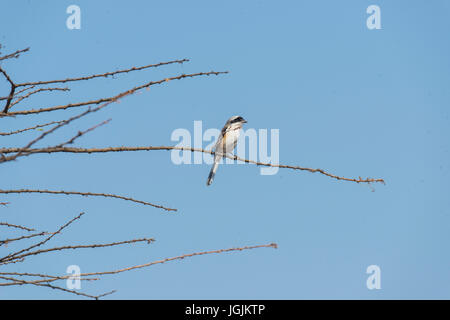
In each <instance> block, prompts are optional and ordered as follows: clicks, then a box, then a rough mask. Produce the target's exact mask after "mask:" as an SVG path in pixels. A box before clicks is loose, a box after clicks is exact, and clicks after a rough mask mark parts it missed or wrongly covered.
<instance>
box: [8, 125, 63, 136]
mask: <svg viewBox="0 0 450 320" xmlns="http://www.w3.org/2000/svg"><path fill="white" fill-rule="evenodd" d="M63 122H64V121H52V122H48V123H44V124H38V125H36V126H34V127H29V128H25V129H20V130H15V131H11V132H0V136H10V135H13V134H18V133H22V132H25V131H29V130H35V129H39V128H43V127H47V126H50V125H52V124H60V123H63Z"/></svg>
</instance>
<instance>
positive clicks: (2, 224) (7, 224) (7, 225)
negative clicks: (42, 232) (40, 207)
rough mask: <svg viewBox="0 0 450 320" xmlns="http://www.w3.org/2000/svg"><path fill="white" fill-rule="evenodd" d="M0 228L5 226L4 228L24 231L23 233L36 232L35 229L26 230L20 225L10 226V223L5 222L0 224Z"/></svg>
mask: <svg viewBox="0 0 450 320" xmlns="http://www.w3.org/2000/svg"><path fill="white" fill-rule="evenodd" d="M0 226H5V227H9V228H16V229H21V230H25V231H30V232H31V231H36V229H32V228H27V227H24V226H21V225H17V224H11V223H7V222H0Z"/></svg>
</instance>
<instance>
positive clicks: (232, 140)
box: [206, 116, 247, 186]
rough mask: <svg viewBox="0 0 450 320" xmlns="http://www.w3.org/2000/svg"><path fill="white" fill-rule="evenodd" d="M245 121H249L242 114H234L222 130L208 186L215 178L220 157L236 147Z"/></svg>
mask: <svg viewBox="0 0 450 320" xmlns="http://www.w3.org/2000/svg"><path fill="white" fill-rule="evenodd" d="M244 123H247V121H246V120H245V119H244V118H242V117H241V116H232V117H231V118H230V119H228V121H227V122H226V123H225V126H224V127H223V129H222V131H221V132H220V135H219V138H218V139H217V142H216V144H215V145H214V148H213V150H214V164H213V166H212V168H211V171H210V172H209V175H208V180H206V185H207V186H209V185H210V184H211V183H212V182H213V180H214V176H215V174H216V171H217V168H218V166H219V162H220V159H221V158H222V157H224V156H226V155H227V154H228V153H231V152H232V151H233V150H234V148H235V147H236V144H237V141H238V138H239V134H240V133H241V129H242V127H243V125H244Z"/></svg>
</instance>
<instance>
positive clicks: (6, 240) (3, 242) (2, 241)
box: [0, 231, 50, 247]
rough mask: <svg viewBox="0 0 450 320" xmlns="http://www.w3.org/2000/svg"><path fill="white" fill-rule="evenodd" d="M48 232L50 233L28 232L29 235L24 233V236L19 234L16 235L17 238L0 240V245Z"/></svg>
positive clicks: (43, 234) (43, 233)
mask: <svg viewBox="0 0 450 320" xmlns="http://www.w3.org/2000/svg"><path fill="white" fill-rule="evenodd" d="M48 234H50V233H48V232H45V231H44V232H39V233H33V234H30V235H26V236H21V237H18V238H12V239H4V240H0V247H1V246H3V245H7V244H9V243H11V242H14V241H19V240H23V239H30V238H34V237H40V236H45V235H48Z"/></svg>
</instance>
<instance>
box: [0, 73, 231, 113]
mask: <svg viewBox="0 0 450 320" xmlns="http://www.w3.org/2000/svg"><path fill="white" fill-rule="evenodd" d="M226 73H228V71H223V72H222V71H220V72H216V71H210V72H198V73H191V74H182V75H179V76H175V77H171V78H165V79H161V80H158V81H150V82H147V83H145V84H143V85H140V86H137V87H134V88H132V89H130V90H127V91H124V92H122V93H120V94H118V95H115V96H113V97H109V98H101V99H96V100H90V101H85V102H79V103H69V104H65V105H60V106H53V107H48V108H40V109H32V110H24V111H16V112H9V113H6V112H3V113H0V117H8V116H18V115H29V114H36V113H42V112H50V111H56V110H66V109H69V108H74V107H83V106H88V105H93V104H100V103H104V102H112V101H116V100H117V99H119V98H122V97H124V96H126V95H130V94H133V93H135V92H136V91H139V90H142V89H145V88H149V87H150V86H154V85H158V84H162V83H164V82H168V81H171V80H181V79H184V78H193V77H198V76H210V75H220V74H226Z"/></svg>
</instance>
